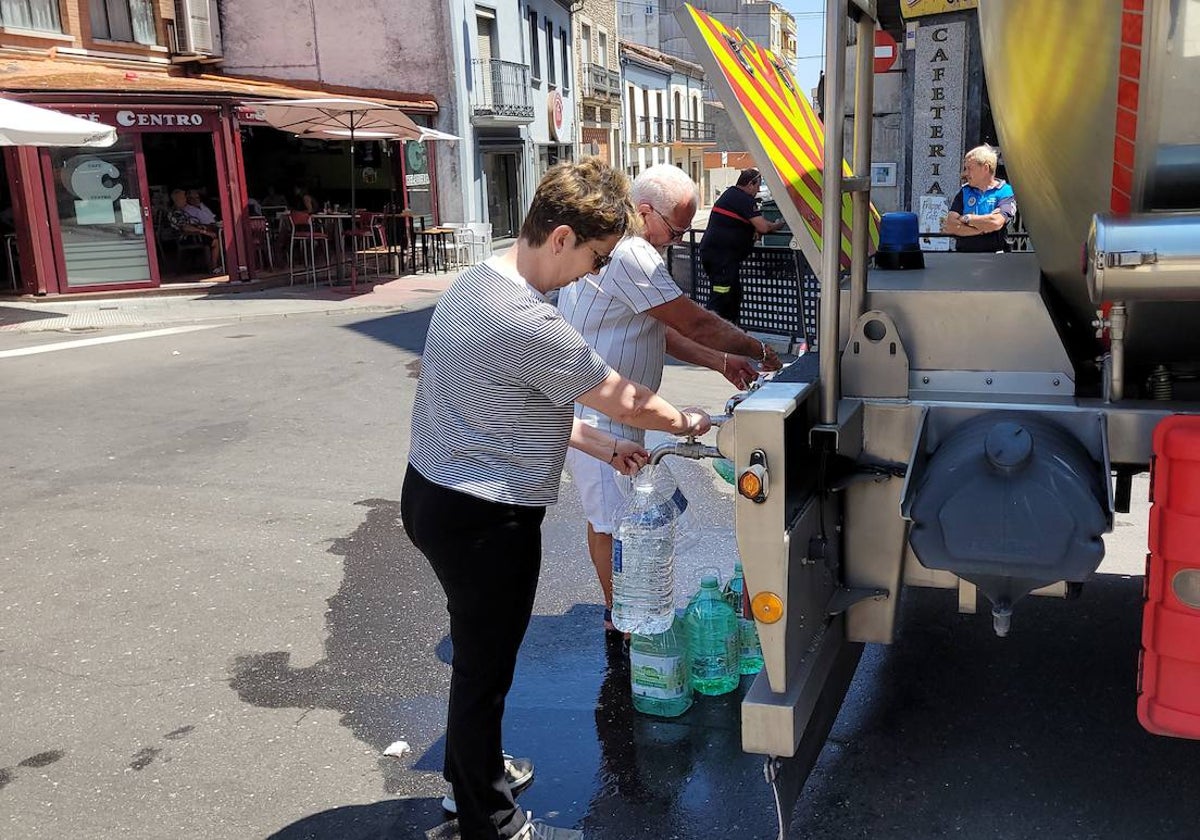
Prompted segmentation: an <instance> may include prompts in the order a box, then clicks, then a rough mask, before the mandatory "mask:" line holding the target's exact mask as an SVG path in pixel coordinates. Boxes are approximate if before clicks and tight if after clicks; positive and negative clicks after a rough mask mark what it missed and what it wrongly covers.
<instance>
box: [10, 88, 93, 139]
mask: <svg viewBox="0 0 1200 840" xmlns="http://www.w3.org/2000/svg"><path fill="white" fill-rule="evenodd" d="M116 142H117V130H116V129H115V128H113V127H112V126H111V125H105V124H104V123H98V122H92V121H91V120H85V119H81V118H80V117H72V116H71V115H70V114H63V113H59V112H58V111H51V110H50V109H49V108H39V107H37V106H36V105H28V104H26V103H24V102H18V101H16V100H15V99H5V98H3V97H0V146H93V147H103V146H111V145H112V144H113V143H116Z"/></svg>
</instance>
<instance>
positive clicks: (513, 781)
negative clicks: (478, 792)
mask: <svg viewBox="0 0 1200 840" xmlns="http://www.w3.org/2000/svg"><path fill="white" fill-rule="evenodd" d="M504 781H506V782H508V789H509V790H511V791H512V792H513V795H514V796H515V795H516V794H517V793H518V792H520V791H521V790H523V789H524V788H526V787H527V786H528V785H529V783H530V782H532V781H533V762H532V761H530V760H529V759H528V758H513V757H512V756H511V755H509V754H508V753H505V754H504ZM442 810H443V811H445V812H446V813H447V814H457V813H458V803H456V802H455V801H454V788H450V790H448V791H446V795H445V796H443V797H442Z"/></svg>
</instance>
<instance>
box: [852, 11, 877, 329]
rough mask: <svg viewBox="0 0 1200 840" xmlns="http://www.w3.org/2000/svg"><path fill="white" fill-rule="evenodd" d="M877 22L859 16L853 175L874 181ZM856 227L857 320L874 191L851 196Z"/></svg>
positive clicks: (864, 293) (854, 293)
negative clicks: (872, 157)
mask: <svg viewBox="0 0 1200 840" xmlns="http://www.w3.org/2000/svg"><path fill="white" fill-rule="evenodd" d="M874 57H875V22H874V21H873V20H871V18H869V17H867V15H865V14H864V15H860V16H859V18H858V45H857V47H856V49H855V59H856V60H855V63H854V175H855V177H857V178H866V179H867V185H868V186H870V183H871V128H872V125H873V123H874V119H873V114H872V111H873V110H874V101H873V100H874V88H875V65H874V62H873V59H874ZM850 200H851V205H850V206H851V208H852V215H851V219H852V220H853V224H854V229H853V231H852V232H851V234H850V254H851V256H850V321H851V323H852V324H853V323H857V322H858V317H859V316H860V315H862V314H863V311H864V310H865V308H866V306H865V304H866V299H867V245H868V243H869V242H870V241H871V236H870V231H871V228H870V224H871V191H870V190H869V189H866V190H858V191H856V192H855V193H854V194H853V195H852V196H851V199H850Z"/></svg>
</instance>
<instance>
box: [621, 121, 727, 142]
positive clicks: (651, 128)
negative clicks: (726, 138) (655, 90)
mask: <svg viewBox="0 0 1200 840" xmlns="http://www.w3.org/2000/svg"><path fill="white" fill-rule="evenodd" d="M633 142H635V143H645V144H666V143H686V144H691V143H695V144H699V145H706V144H709V143H716V142H717V132H716V128H715V127H714V126H713V124H712V123H706V122H699V121H697V120H663V119H661V118H659V117H639V118H638V125H637V131H636V132H635V133H634V140H633Z"/></svg>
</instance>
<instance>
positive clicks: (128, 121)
mask: <svg viewBox="0 0 1200 840" xmlns="http://www.w3.org/2000/svg"><path fill="white" fill-rule="evenodd" d="M117 125H123V126H126V127H129V126H184V125H204V115H203V114H156V113H138V112H135V111H117Z"/></svg>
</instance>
